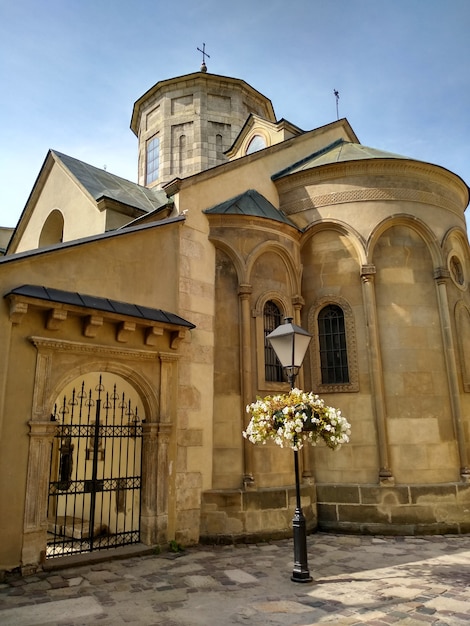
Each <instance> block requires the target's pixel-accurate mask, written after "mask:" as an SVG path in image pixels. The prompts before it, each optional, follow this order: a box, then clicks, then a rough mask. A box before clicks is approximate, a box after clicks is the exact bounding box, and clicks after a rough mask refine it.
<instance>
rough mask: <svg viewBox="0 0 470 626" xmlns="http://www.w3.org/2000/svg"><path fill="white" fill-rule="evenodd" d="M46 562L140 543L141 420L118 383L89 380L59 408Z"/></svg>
mask: <svg viewBox="0 0 470 626" xmlns="http://www.w3.org/2000/svg"><path fill="white" fill-rule="evenodd" d="M51 419H52V420H54V421H57V433H56V436H55V438H54V445H53V447H52V458H51V475H50V482H49V502H48V542H47V557H48V558H51V557H58V556H64V555H68V554H76V553H79V552H91V551H93V550H103V549H107V548H114V547H118V546H123V545H128V544H131V543H138V542H139V540H140V491H141V455H142V421H141V418H140V416H139V415H138V412H137V406H132V405H131V400H130V399H127V398H126V397H125V394H124V393H121V394H118V392H117V389H116V385H114V389H113V390H112V392H106V391H105V389H104V387H103V384H102V376H100V378H99V383H98V385H97V386H96V387H95V389H94V390H92V389H88V390H87V391H86V390H85V382H82V384H81V388H80V389H79V390H78V391H77V390H76V389H73V391H72V393H71V395H70V397H68V398H67V397H65V396H64V398H63V400H62V401H61V403H60V405H56V406H55V407H54V413H53V414H52V415H51Z"/></svg>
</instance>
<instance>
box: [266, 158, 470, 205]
mask: <svg viewBox="0 0 470 626" xmlns="http://www.w3.org/2000/svg"><path fill="white" fill-rule="evenodd" d="M364 176H383V177H387V178H388V180H389V184H388V186H384V187H378V188H377V190H379V191H382V190H383V192H384V193H385V194H388V193H391V194H392V197H387V196H386V197H384V198H383V199H388V200H394V199H402V198H401V197H400V196H398V197H397V198H395V196H394V194H398V190H400V189H404V191H405V192H406V191H414V192H419V191H420V190H421V189H423V184H422V182H421V181H423V182H425V188H426V189H431V193H432V195H434V196H435V195H437V196H439V197H440V198H441V199H440V200H438V199H437V198H436V197H434V201H433V202H432V204H437V205H438V206H441V203H442V202H443V201H444V203H445V201H446V200H447V202H448V203H449V204H451V205H453V206H454V208H453V209H452V210H454V211H455V210H457V212H458V213H459V214H462V212H463V211H464V209H465V207H466V206H467V204H468V198H469V196H468V194H469V191H468V187H467V186H466V185H465V183H464V182H463V180H462V179H461V178H460V177H458V176H457V175H456V174H453V173H452V172H450V171H448V170H445V169H444V168H442V167H439V166H437V165H432V164H430V163H421V162H419V161H413V160H407V159H396V160H393V159H377V160H365V161H349V162H346V163H334V164H331V165H323V166H320V167H317V168H310V169H305V170H302V171H300V172H296V173H294V174H290V175H288V176H285V177H283V178H281V179H278V180H276V181H275V183H276V187H277V188H278V190H279V193H280V194H288V193H289V192H291V191H293V190H294V189H297V188H299V187H308V186H311V185H312V186H313V185H318V184H319V183H321V182H329V181H335V180H338V179H347V178H351V179H360V178H361V177H364ZM394 179H395V180H394ZM357 185H358V186H359V187H365V186H364V185H362V184H361V182H360V180H358V181H357ZM368 188H370V186H368ZM352 191H355V190H352ZM344 193H348V192H347V191H346V192H344ZM424 193H429V192H424ZM327 195H329V194H327ZM449 196H453V201H449V200H448V198H449ZM320 198H321V196H320ZM365 199H369V198H365ZM407 199H408V198H407ZM411 200H413V198H411ZM342 201H343V202H344V201H347V200H342ZM414 201H416V200H414ZM418 201H421V200H418ZM333 203H335V202H333ZM282 208H283V209H284V206H283V205H282ZM445 208H447V206H446V207H445ZM286 213H287V211H286Z"/></svg>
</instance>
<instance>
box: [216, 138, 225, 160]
mask: <svg viewBox="0 0 470 626" xmlns="http://www.w3.org/2000/svg"><path fill="white" fill-rule="evenodd" d="M215 155H216V159H217V161H220V160H221V159H223V158H224V148H223V145H222V135H216V136H215Z"/></svg>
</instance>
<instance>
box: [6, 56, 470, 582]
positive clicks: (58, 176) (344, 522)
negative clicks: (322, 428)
mask: <svg viewBox="0 0 470 626" xmlns="http://www.w3.org/2000/svg"><path fill="white" fill-rule="evenodd" d="M131 129H132V131H133V132H134V134H135V135H136V137H137V140H138V146H139V152H138V154H139V157H138V164H137V168H138V182H137V183H133V182H130V181H127V180H124V179H122V178H120V177H118V176H115V175H113V174H111V173H110V172H108V171H104V170H100V169H97V168H95V167H92V166H91V165H88V164H86V163H84V162H82V161H79V160H77V159H75V158H73V157H71V156H67V155H65V154H62V153H60V152H57V151H55V150H51V151H50V152H49V153H48V154H47V156H46V158H45V161H44V164H43V166H42V168H41V170H40V172H39V174H38V177H37V180H36V183H35V185H34V187H33V189H32V191H31V194H30V196H29V199H28V201H27V203H26V206H25V208H24V211H23V213H22V215H21V217H20V219H19V222H18V224H17V226H16V228H15V229H14V232H13V233H12V234H11V237H10V233H9V234H8V237H9V241H8V242H7V243H3V244H2V247H3V248H5V251H4V255H3V256H1V257H0V288H1V296H2V297H1V302H2V305H1V308H0V346H1V351H0V476H1V481H0V509H1V511H2V515H1V522H0V533H1V534H0V536H1V542H0V570H4V571H5V570H11V569H13V568H17V567H19V568H21V569H22V571H24V572H29V571H34V570H35V569H37V568H38V567H40V566H41V565H42V564H43V563H44V561H45V560H46V559H49V558H61V557H62V556H64V555H67V554H74V553H78V552H87V551H91V550H96V549H102V548H103V549H104V548H106V549H113V548H114V547H116V546H119V545H126V544H132V543H143V544H145V545H155V544H160V545H167V544H168V542H170V541H176V542H178V543H180V544H183V545H185V544H191V543H195V542H198V541H237V540H250V539H253V538H267V537H274V536H281V535H288V534H289V533H290V532H291V531H290V528H291V520H292V515H293V510H294V506H295V494H294V486H293V484H294V467H293V457H292V451H291V450H285V449H280V448H278V447H277V446H274V445H269V444H268V445H265V446H259V447H258V446H254V445H253V444H251V443H250V442H248V441H247V440H246V439H244V438H243V437H242V431H243V430H244V428H245V427H246V425H247V423H248V420H249V415H248V414H247V413H246V411H245V407H246V405H247V404H249V403H250V402H253V401H254V400H255V399H256V397H257V396H264V395H267V394H272V393H276V392H278V391H286V390H288V384H287V382H286V381H285V379H284V377H283V372H282V368H280V367H279V365H278V363H277V362H276V358H275V355H274V354H273V352H272V349H271V348H270V346H269V345H267V343H266V340H265V336H266V334H268V333H269V332H270V331H271V330H273V329H274V328H275V327H276V326H277V325H278V324H280V323H281V322H282V321H283V319H284V318H285V317H293V318H294V323H296V324H298V325H300V326H302V327H303V328H304V329H306V330H308V331H309V333H311V335H312V341H311V344H310V346H309V350H308V353H307V356H306V358H305V361H304V366H303V368H302V371H301V374H300V376H299V378H298V380H297V385H298V386H299V387H302V388H303V389H305V390H313V391H315V392H316V393H318V394H320V395H321V396H322V397H323V398H324V399H325V401H326V403H327V404H329V405H331V406H335V407H337V408H340V409H341V411H342V413H343V415H345V416H346V417H347V419H348V421H349V422H350V423H351V430H352V434H351V441H350V443H349V444H347V445H345V446H343V447H342V448H341V449H340V450H338V451H334V452H333V451H331V450H329V449H327V448H326V447H324V446H322V445H318V446H316V447H311V448H308V449H303V450H302V454H301V473H302V485H301V489H302V504H303V508H304V513H305V515H306V517H307V520H308V527H309V529H311V530H314V529H316V528H319V529H322V530H327V531H328V530H331V531H346V532H366V533H394V534H396V533H402V534H418V533H445V532H451V533H463V532H469V531H470V484H469V477H470V462H469V455H470V291H469V281H470V248H469V242H468V238H467V233H466V225H465V218H464V211H465V209H466V207H467V204H468V202H469V189H468V187H467V185H466V184H465V182H464V181H463V180H462V179H461V178H459V176H457V175H455V174H453V173H452V172H450V171H448V170H447V169H445V168H444V167H440V166H437V165H432V164H429V163H424V162H421V161H417V160H414V159H410V158H407V157H405V156H400V155H398V154H391V153H388V152H383V151H381V150H380V149H377V148H372V147H366V146H363V145H361V143H360V142H359V140H358V138H357V137H356V135H355V133H354V131H353V129H352V128H351V126H350V124H349V122H348V121H347V120H346V119H340V120H337V121H334V122H332V123H330V124H327V125H326V126H322V127H320V128H315V129H313V130H309V131H304V130H301V129H300V128H298V127H297V126H296V125H295V124H293V123H291V122H288V121H287V120H285V119H277V118H276V116H275V113H274V109H273V106H272V103H271V102H270V100H269V99H268V98H267V97H266V96H264V95H263V94H261V93H259V92H258V91H257V90H256V89H254V88H253V87H252V86H250V85H249V84H247V83H246V82H245V81H243V80H240V79H235V78H230V77H226V76H219V75H215V74H210V73H208V72H207V70H206V67H205V66H204V65H203V67H202V68H201V71H200V72H195V73H192V74H189V75H185V76H180V77H176V78H171V79H169V80H163V81H160V82H158V83H157V84H156V85H154V86H153V87H152V88H151V89H149V90H148V91H147V92H146V93H145V94H144V95H143V96H142V97H140V98H139V99H138V100H137V101H136V103H135V105H134V109H133V111H132V118H131ZM72 131H73V129H71V132H72Z"/></svg>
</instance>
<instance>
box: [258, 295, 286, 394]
mask: <svg viewBox="0 0 470 626" xmlns="http://www.w3.org/2000/svg"><path fill="white" fill-rule="evenodd" d="M263 316H264V372H265V373H264V377H265V380H267V381H269V382H274V383H282V382H283V381H284V372H283V369H282V365H281V363H280V361H279V359H278V358H277V356H276V353H275V352H274V350H273V348H272V346H271V343H270V342H269V341H268V340H267V339H266V337H267V335H269V333H270V332H272V331H273V330H274V329H275V328H277V327H278V326H279V324H281V322H282V313H281V311H280V309H279V307H278V306H277V305H276V304H275V303H274V302H272V301H271V300H269V301H268V302H266V304H265V305H264V310H263Z"/></svg>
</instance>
